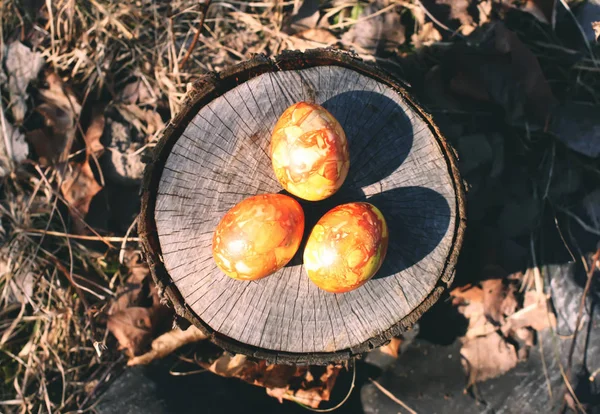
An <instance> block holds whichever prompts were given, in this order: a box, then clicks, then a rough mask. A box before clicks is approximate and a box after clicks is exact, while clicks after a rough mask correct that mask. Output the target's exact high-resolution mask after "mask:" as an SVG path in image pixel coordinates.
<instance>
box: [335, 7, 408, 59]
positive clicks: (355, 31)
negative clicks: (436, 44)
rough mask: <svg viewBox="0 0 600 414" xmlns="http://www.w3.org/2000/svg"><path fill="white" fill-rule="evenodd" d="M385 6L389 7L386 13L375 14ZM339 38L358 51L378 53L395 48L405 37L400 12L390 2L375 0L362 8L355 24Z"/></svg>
mask: <svg viewBox="0 0 600 414" xmlns="http://www.w3.org/2000/svg"><path fill="white" fill-rule="evenodd" d="M385 8H389V11H388V12H387V13H381V14H377V13H378V12H380V11H382V10H383V9H385ZM341 39H342V42H343V43H344V44H347V45H350V46H351V47H354V48H357V49H358V50H359V51H360V53H367V54H379V53H382V52H384V51H391V50H395V49H397V48H398V47H399V46H400V45H401V44H403V43H404V41H405V40H406V37H405V28H404V25H402V23H401V21H400V14H399V13H398V11H397V10H396V8H395V7H394V5H393V4H392V2H390V1H388V0H377V1H375V2H372V3H370V4H369V5H367V6H366V7H365V8H364V9H363V11H362V12H361V14H360V16H359V18H358V20H357V22H356V24H354V25H353V26H352V27H351V28H350V30H348V31H347V32H346V33H344V34H343V35H342V38H341Z"/></svg>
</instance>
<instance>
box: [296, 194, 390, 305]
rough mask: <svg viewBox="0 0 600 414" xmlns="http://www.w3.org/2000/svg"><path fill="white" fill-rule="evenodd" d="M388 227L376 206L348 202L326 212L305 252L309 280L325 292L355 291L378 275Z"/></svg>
mask: <svg viewBox="0 0 600 414" xmlns="http://www.w3.org/2000/svg"><path fill="white" fill-rule="evenodd" d="M388 239H389V233H388V227H387V224H386V222H385V218H384V217H383V214H381V211H379V209H378V208H377V207H375V206H374V205H372V204H369V203H348V204H342V205H340V206H337V207H335V208H333V209H331V210H329V211H328V212H327V213H326V214H325V215H324V216H323V217H321V219H320V220H319V221H318V223H317V224H316V225H315V227H314V228H313V230H312V232H311V234H310V236H309V238H308V242H307V243H306V248H305V249H304V267H305V268H306V270H307V272H308V277H309V278H310V280H312V281H313V282H314V283H315V284H316V285H317V286H318V287H320V288H321V289H323V290H326V291H328V292H333V293H343V292H348V291H350V290H353V289H356V288H358V287H360V286H362V285H363V284H364V283H366V282H367V281H368V280H369V279H371V278H372V277H373V275H375V273H377V271H378V270H379V268H380V267H381V264H382V263H383V260H384V258H385V253H386V251H387V246H388Z"/></svg>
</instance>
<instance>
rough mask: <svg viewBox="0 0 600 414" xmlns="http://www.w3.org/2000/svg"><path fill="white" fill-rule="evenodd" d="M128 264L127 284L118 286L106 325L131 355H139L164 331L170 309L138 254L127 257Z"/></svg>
mask: <svg viewBox="0 0 600 414" xmlns="http://www.w3.org/2000/svg"><path fill="white" fill-rule="evenodd" d="M128 266H129V273H128V275H127V278H126V283H125V284H124V285H122V286H120V287H119V288H118V289H117V295H116V299H115V300H114V301H113V303H112V305H111V307H110V310H109V312H108V314H109V316H108V322H107V328H108V330H109V331H110V332H111V333H112V334H113V335H114V336H115V337H116V338H117V341H118V342H119V347H120V348H121V349H124V350H125V351H126V353H127V355H128V356H129V357H130V358H132V357H135V356H137V355H142V354H143V353H144V352H145V351H146V350H147V349H148V347H149V345H150V343H151V341H152V339H153V338H155V337H156V336H157V335H160V334H161V333H163V332H164V331H165V330H166V327H167V326H169V325H170V324H171V318H172V311H171V310H170V309H168V308H167V307H166V306H165V305H163V304H162V303H161V301H160V298H159V296H158V291H157V289H156V286H155V285H154V283H153V282H152V280H151V277H150V271H149V269H148V266H147V265H146V264H145V263H143V262H141V261H140V260H139V257H138V256H137V255H133V256H130V260H129V263H128Z"/></svg>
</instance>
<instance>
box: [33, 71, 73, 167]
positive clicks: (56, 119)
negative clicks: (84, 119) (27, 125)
mask: <svg viewBox="0 0 600 414" xmlns="http://www.w3.org/2000/svg"><path fill="white" fill-rule="evenodd" d="M46 83H47V84H48V88H47V89H40V90H39V94H40V97H41V99H42V101H43V103H42V104H40V105H39V106H38V107H37V108H36V111H37V112H38V113H39V114H40V115H42V117H43V118H44V127H43V128H39V129H34V130H33V131H30V132H28V133H27V139H28V140H29V141H30V142H31V144H32V145H33V147H34V149H35V152H36V153H37V155H38V157H39V159H40V163H41V164H42V165H48V164H53V163H56V162H63V161H65V160H66V159H67V157H68V155H69V152H70V150H71V147H72V145H73V141H74V140H75V133H76V131H77V122H78V120H79V114H80V113H81V105H80V104H79V102H78V100H77V98H76V97H75V95H74V94H73V92H71V91H70V90H69V89H68V88H67V87H66V86H65V85H63V82H62V80H61V79H60V77H59V76H58V75H57V74H55V73H52V72H50V73H48V74H47V75H46Z"/></svg>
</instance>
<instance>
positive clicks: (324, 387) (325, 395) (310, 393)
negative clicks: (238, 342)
mask: <svg viewBox="0 0 600 414" xmlns="http://www.w3.org/2000/svg"><path fill="white" fill-rule="evenodd" d="M201 365H202V366H203V367H204V368H206V369H208V370H210V371H212V372H214V373H215V374H218V375H221V376H224V377H237V378H240V379H241V380H243V381H246V382H248V383H250V384H253V385H257V386H261V387H265V388H267V394H268V395H270V396H272V397H275V398H277V399H278V400H279V401H280V402H282V401H283V400H284V399H286V400H290V401H296V402H299V403H302V404H305V405H308V406H310V407H313V408H317V407H318V406H319V404H320V402H321V401H328V400H329V397H330V395H331V390H332V389H333V386H334V385H335V380H336V379H337V376H338V374H339V372H340V370H341V367H339V366H333V365H329V366H327V367H315V366H309V367H306V366H293V365H279V364H267V363H266V362H265V361H262V360H261V361H254V360H250V359H248V358H247V357H246V356H244V355H235V356H230V355H227V354H223V355H222V356H221V357H219V358H218V359H216V360H215V361H214V362H212V363H211V364H209V363H201Z"/></svg>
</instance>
